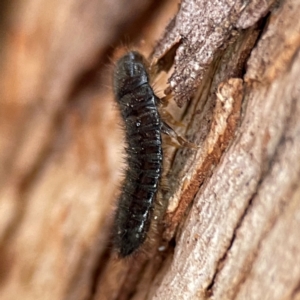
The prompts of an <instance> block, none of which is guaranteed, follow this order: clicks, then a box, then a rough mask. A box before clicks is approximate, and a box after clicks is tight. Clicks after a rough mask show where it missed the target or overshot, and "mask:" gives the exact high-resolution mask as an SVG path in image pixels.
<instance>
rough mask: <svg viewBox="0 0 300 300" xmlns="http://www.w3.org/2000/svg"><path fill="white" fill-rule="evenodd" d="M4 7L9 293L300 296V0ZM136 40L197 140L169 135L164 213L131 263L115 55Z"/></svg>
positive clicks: (4, 277)
mask: <svg viewBox="0 0 300 300" xmlns="http://www.w3.org/2000/svg"><path fill="white" fill-rule="evenodd" d="M0 8H1V13H0V17H1V21H0V45H1V46H0V66H1V73H0V241H1V243H0V299H7V300H14V299H24V300H27V299H28V300H29V299H46V300H47V299H68V300H69V299H74V300H77V299H78V300H81V299H88V300H97V299H99V300H102V299H109V300H110V299H137V300H139V299H272V300H273V299H274V300H275V299H300V121H299V120H300V84H299V78H300V51H299V49H300V18H299V13H300V3H299V1H298V0H282V1H272V0H269V1H267V0H266V1H260V0H253V1H238V0H235V1H234V0H232V1H228V0H219V1H214V0H210V1H200V0H183V1H182V3H181V4H180V5H179V3H178V2H176V1H172V0H165V1H160V2H158V1H137V0H134V1H120V0H112V1H103V0H92V1H75V0H68V1H57V0H54V1H37V0H24V1H23V0H22V1H21V0H15V1H3V2H2V4H1V5H0ZM131 47H134V48H135V49H138V50H139V51H141V52H142V53H144V54H145V55H146V56H148V57H149V58H150V60H151V62H152V65H153V66H157V67H158V68H157V69H155V70H156V78H155V79H154V87H155V90H156V91H157V93H158V95H160V96H162V95H163V90H164V89H166V88H167V87H168V90H169V91H170V92H171V93H172V95H173V96H174V97H173V98H174V99H175V101H176V103H177V104H178V105H179V106H181V108H178V106H177V105H175V102H174V101H172V100H171V101H170V104H169V107H168V109H169V111H170V112H171V113H172V114H173V115H174V116H175V117H176V118H177V119H180V120H181V123H182V124H184V126H179V127H178V128H177V129H176V131H177V132H178V133H180V134H181V135H183V136H185V137H186V138H187V139H188V140H191V141H193V142H195V143H197V144H198V145H199V149H196V150H194V149H189V148H179V149H175V148H174V147H172V146H171V145H168V144H167V143H166V144H165V152H164V179H163V183H164V184H163V187H162V189H161V191H160V192H159V199H160V201H161V202H162V203H164V205H165V206H166V207H165V209H166V211H165V212H164V211H163V209H162V208H161V206H160V204H159V203H158V202H157V204H156V207H155V214H157V215H158V216H159V217H161V219H160V218H159V219H158V221H153V224H152V229H151V231H150V232H149V238H148V239H147V241H146V243H145V245H144V246H143V247H142V248H141V250H140V251H139V252H138V253H136V254H135V255H133V256H132V257H129V258H128V259H125V260H121V259H118V258H117V257H116V254H115V252H114V250H113V247H112V244H111V232H112V221H113V215H114V206H115V200H116V199H117V195H118V189H119V188H118V187H119V185H120V183H121V180H122V168H123V167H124V161H123V159H122V156H123V132H122V130H121V127H120V118H119V113H118V111H117V109H116V106H115V104H114V102H113V96H112V89H111V81H112V80H111V76H112V75H111V71H112V68H113V62H111V61H115V59H116V57H118V56H119V55H120V53H123V52H124V51H126V49H127V48H131ZM166 187H167V189H166Z"/></svg>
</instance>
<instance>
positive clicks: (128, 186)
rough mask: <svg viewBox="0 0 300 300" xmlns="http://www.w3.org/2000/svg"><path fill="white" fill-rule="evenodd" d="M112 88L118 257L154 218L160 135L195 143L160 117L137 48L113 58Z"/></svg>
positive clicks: (136, 245)
mask: <svg viewBox="0 0 300 300" xmlns="http://www.w3.org/2000/svg"><path fill="white" fill-rule="evenodd" d="M113 89H114V95H115V100H116V102H117V106H118V107H119V109H120V112H121V117H122V119H123V123H124V131H125V142H126V149H125V150H126V164H127V166H126V170H125V179H124V182H123V185H122V188H121V193H120V196H119V199H118V204H117V210H116V216H115V224H114V245H115V248H116V250H117V252H118V254H119V256H120V257H127V256H129V255H131V254H132V253H134V252H135V251H136V250H138V249H139V248H140V246H141V245H142V244H143V243H144V241H145V239H146V237H147V233H148V231H149V227H150V223H151V218H152V217H153V211H154V202H155V199H156V196H157V192H158V187H159V183H160V180H161V175H162V162H163V149H162V138H161V134H162V133H165V134H168V135H169V136H171V137H172V138H175V139H177V142H178V143H179V144H180V145H183V146H191V147H194V146H195V145H194V144H192V143H189V142H187V141H186V140H185V139H183V138H181V137H180V136H178V135H177V134H176V133H175V132H174V131H173V129H172V128H171V127H170V126H169V125H167V124H166V123H165V122H163V121H162V119H161V116H160V114H159V111H158V106H159V104H160V99H159V98H158V97H157V96H156V95H155V93H154V91H153V89H152V87H151V85H150V79H149V75H148V64H147V62H146V60H145V58H144V57H143V56H142V55H141V54H140V53H138V52H136V51H130V52H128V53H127V54H125V55H124V56H123V57H121V58H120V59H119V60H118V61H117V63H116V66H115V70H114V76H113ZM194 148H195V147H194Z"/></svg>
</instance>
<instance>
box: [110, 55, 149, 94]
mask: <svg viewBox="0 0 300 300" xmlns="http://www.w3.org/2000/svg"><path fill="white" fill-rule="evenodd" d="M148 81H149V80H148V74H147V67H146V64H145V58H144V57H143V56H142V55H141V54H140V53H138V52H136V51H130V52H128V53H127V54H125V55H124V56H123V57H121V58H120V59H119V60H118V61H117V64H116V68H115V71H114V92H115V95H116V97H117V100H118V99H120V98H121V97H123V96H124V95H126V94H127V93H130V92H132V91H133V90H135V89H136V88H137V87H139V86H141V85H142V84H144V83H147V82H148Z"/></svg>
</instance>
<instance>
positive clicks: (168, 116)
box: [159, 109, 185, 127]
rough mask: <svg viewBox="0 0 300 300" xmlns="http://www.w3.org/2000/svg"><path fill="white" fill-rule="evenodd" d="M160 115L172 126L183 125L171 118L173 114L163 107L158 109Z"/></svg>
mask: <svg viewBox="0 0 300 300" xmlns="http://www.w3.org/2000/svg"><path fill="white" fill-rule="evenodd" d="M159 113H160V116H161V118H162V119H163V120H165V121H167V122H168V123H169V124H172V125H174V126H179V127H184V126H185V125H184V124H183V123H182V122H180V121H177V120H175V119H174V118H173V116H172V115H171V114H170V113H169V112H168V111H167V110H165V109H161V110H160V112H159Z"/></svg>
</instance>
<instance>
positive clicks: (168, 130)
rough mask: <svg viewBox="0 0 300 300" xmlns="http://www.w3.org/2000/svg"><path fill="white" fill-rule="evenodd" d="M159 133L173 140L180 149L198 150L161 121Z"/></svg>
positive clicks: (196, 146)
mask: <svg viewBox="0 0 300 300" xmlns="http://www.w3.org/2000/svg"><path fill="white" fill-rule="evenodd" d="M161 131H162V132H163V133H164V134H166V135H168V136H169V137H171V138H173V139H175V140H176V141H177V142H178V144H179V145H180V146H182V147H188V148H192V149H197V148H199V146H198V145H196V144H194V143H191V142H189V141H187V140H186V139H185V138H183V137H182V136H180V135H178V134H177V133H176V132H175V131H174V130H173V129H172V128H171V127H170V126H169V125H168V124H167V123H165V122H163V121H161Z"/></svg>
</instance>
